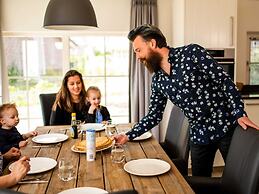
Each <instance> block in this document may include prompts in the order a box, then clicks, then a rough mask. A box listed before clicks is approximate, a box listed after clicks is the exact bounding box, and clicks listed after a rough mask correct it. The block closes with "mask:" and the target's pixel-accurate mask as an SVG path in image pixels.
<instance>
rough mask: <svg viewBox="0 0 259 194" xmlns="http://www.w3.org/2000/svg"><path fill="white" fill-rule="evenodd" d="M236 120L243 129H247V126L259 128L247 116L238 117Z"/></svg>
mask: <svg viewBox="0 0 259 194" xmlns="http://www.w3.org/2000/svg"><path fill="white" fill-rule="evenodd" d="M237 122H238V124H239V125H240V126H241V127H242V128H243V129H245V130H246V129H247V127H253V128H255V129H257V130H259V127H258V126H257V125H256V124H255V123H253V122H252V121H251V120H250V119H249V118H248V117H240V118H239V119H238V120H237Z"/></svg>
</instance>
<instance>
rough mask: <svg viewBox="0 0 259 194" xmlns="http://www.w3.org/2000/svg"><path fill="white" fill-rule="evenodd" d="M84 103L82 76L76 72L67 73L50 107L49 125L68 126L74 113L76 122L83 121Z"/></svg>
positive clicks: (84, 93)
mask: <svg viewBox="0 0 259 194" xmlns="http://www.w3.org/2000/svg"><path fill="white" fill-rule="evenodd" d="M86 103H87V100H86V91H85V85H84V81H83V78H82V74H81V73H79V72H78V71H76V70H70V71H68V72H67V73H66V75H65V77H64V79H63V81H62V85H61V88H60V90H59V91H58V93H57V96H56V100H55V102H54V104H53V107H52V111H51V116H50V125H70V124H71V113H72V112H75V113H76V119H77V120H81V121H84V119H85V113H86V112H85V110H86Z"/></svg>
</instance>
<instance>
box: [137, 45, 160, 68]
mask: <svg viewBox="0 0 259 194" xmlns="http://www.w3.org/2000/svg"><path fill="white" fill-rule="evenodd" d="M161 61H162V56H161V55H160V54H159V53H157V52H154V51H152V50H149V56H148V57H147V58H146V59H145V60H141V62H142V63H144V65H145V66H146V67H147V69H148V71H149V72H150V73H154V72H155V73H156V72H158V71H159V70H160V69H161V67H160V63H161Z"/></svg>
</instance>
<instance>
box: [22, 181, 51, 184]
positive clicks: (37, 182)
mask: <svg viewBox="0 0 259 194" xmlns="http://www.w3.org/2000/svg"><path fill="white" fill-rule="evenodd" d="M48 182H49V181H43V180H39V181H19V182H18V184H28V183H30V184H33V183H34V184H35V183H36V184H39V183H48Z"/></svg>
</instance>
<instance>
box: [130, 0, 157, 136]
mask: <svg viewBox="0 0 259 194" xmlns="http://www.w3.org/2000/svg"><path fill="white" fill-rule="evenodd" d="M142 24H153V25H157V0H132V1H131V18H130V29H133V28H135V27H137V26H139V25H142ZM129 62H130V70H129V71H130V75H129V76H130V82H129V83H130V87H129V89H130V121H131V122H133V123H134V122H138V121H139V120H140V119H141V118H142V117H143V116H145V115H146V114H147V112H148V105H149V97H150V85H151V77H152V75H151V74H150V73H149V72H148V70H147V68H145V67H144V65H142V64H140V63H139V62H138V61H137V59H136V56H135V54H134V52H133V49H132V45H130V61H129ZM152 133H153V135H154V136H155V137H156V138H157V139H159V131H158V128H156V129H152Z"/></svg>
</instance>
